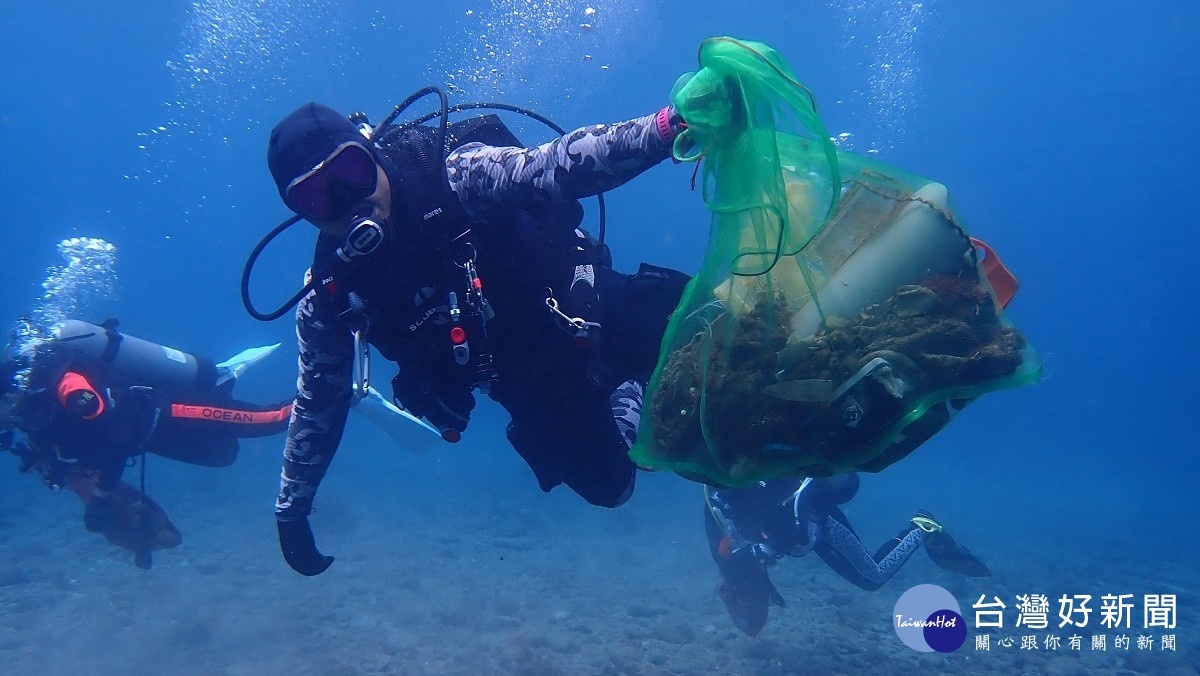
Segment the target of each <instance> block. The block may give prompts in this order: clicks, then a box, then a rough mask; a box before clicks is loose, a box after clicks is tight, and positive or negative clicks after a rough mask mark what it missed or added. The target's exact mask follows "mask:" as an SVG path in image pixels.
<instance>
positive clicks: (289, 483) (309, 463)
mask: <svg viewBox="0 0 1200 676" xmlns="http://www.w3.org/2000/svg"><path fill="white" fill-rule="evenodd" d="M315 301H316V292H315V291H310V292H309V293H308V295H306V296H305V297H304V299H303V300H301V301H300V304H299V306H297V308H296V336H297V338H298V340H299V346H300V359H299V366H300V374H299V377H298V378H297V381H296V400H295V404H294V407H293V409H292V417H291V422H290V424H289V426H288V434H287V442H286V443H285V445H284V449H283V472H282V474H281V477H280V485H279V497H278V499H277V500H276V502H275V516H276V518H277V519H278V520H280V521H292V520H296V519H303V518H305V517H307V516H308V514H309V512H310V511H312V501H313V497H314V496H315V495H316V492H317V487H318V486H319V485H320V483H321V479H322V478H324V476H325V472H326V470H328V469H329V464H330V463H331V462H332V461H333V456H334V453H336V452H337V447H338V444H339V443H340V442H341V440H342V431H343V430H344V429H345V426H346V416H347V415H348V413H349V410H350V378H351V372H352V369H353V353H354V340H353V336H352V335H351V333H350V331H349V329H348V328H347V327H346V325H345V324H344V323H342V322H341V321H339V320H338V318H337V317H323V316H321V314H322V313H321V312H320V308H319V306H318V305H317V304H316V302H315Z"/></svg>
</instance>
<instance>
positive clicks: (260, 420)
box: [171, 404, 292, 425]
mask: <svg viewBox="0 0 1200 676" xmlns="http://www.w3.org/2000/svg"><path fill="white" fill-rule="evenodd" d="M291 415H292V405H291V404H288V405H287V406H283V407H281V408H276V409H271V410H270V411H243V410H239V409H234V408H221V407H220V406H201V405H197V404H171V417H172V418H187V419H191V420H212V421H215V422H226V423H235V424H239V425H263V424H267V423H276V422H280V421H283V420H287V419H288V418H289V417H290V416H291Z"/></svg>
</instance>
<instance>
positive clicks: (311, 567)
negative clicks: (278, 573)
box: [275, 517, 333, 577]
mask: <svg viewBox="0 0 1200 676" xmlns="http://www.w3.org/2000/svg"><path fill="white" fill-rule="evenodd" d="M275 523H276V525H277V526H279V549H280V550H282V551H283V558H284V560H285V561H287V564H288V565H289V566H291V567H292V570H294V571H296V572H297V573H300V574H301V575H306V576H308V577H312V576H314V575H320V574H321V573H324V572H325V571H326V570H327V569H328V568H329V566H330V564H332V563H333V557H332V556H325V555H324V554H322V553H321V552H319V551H317V542H316V540H315V539H314V538H313V532H312V527H311V526H309V525H308V517H301V518H299V519H292V520H291V521H276V522H275Z"/></svg>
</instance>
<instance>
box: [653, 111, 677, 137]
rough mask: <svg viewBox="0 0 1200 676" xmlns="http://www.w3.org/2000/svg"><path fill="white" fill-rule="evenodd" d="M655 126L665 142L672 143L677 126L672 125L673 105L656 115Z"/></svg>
mask: <svg viewBox="0 0 1200 676" xmlns="http://www.w3.org/2000/svg"><path fill="white" fill-rule="evenodd" d="M654 126H655V127H656V128H657V129H658V135H659V137H661V138H662V140H663V143H666V144H667V145H670V144H671V142H672V141H674V140H675V128H674V127H673V126H671V106H667V107H666V108H663V109H662V110H660V111H658V114H656V115H655V116H654Z"/></svg>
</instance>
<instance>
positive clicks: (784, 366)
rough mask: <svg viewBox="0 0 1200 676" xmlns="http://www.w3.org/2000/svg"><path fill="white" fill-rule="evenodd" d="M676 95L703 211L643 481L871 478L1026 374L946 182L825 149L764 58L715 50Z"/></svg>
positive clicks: (724, 42)
mask: <svg viewBox="0 0 1200 676" xmlns="http://www.w3.org/2000/svg"><path fill="white" fill-rule="evenodd" d="M700 65H701V70H700V71H699V72H697V73H694V74H688V75H685V76H683V77H682V78H680V81H679V82H678V83H677V84H676V87H675V92H674V93H673V95H672V98H673V101H674V103H675V106H676V107H677V108H678V109H679V111H680V113H682V114H683V117H684V118H685V119H686V120H688V123H689V128H688V130H687V131H686V132H684V134H682V135H681V136H680V138H679V139H677V141H676V157H678V158H679V159H683V160H696V159H699V158H701V157H702V158H703V160H704V162H703V165H702V167H703V176H702V185H703V195H704V200H705V203H706V204H707V206H708V208H709V210H710V211H711V212H712V226H711V230H710V235H709V247H708V251H707V253H706V255H705V259H704V262H703V264H702V266H701V268H700V271H699V273H698V274H697V275H696V277H695V278H694V279H693V280H692V282H691V284H690V285H689V286H688V288H687V290H686V291H685V293H684V296H683V300H682V303H681V304H680V307H679V309H678V310H677V311H676V312H675V314H674V315H673V316H672V318H671V323H670V325H669V326H668V329H667V334H666V337H665V338H664V340H663V346H662V352H661V354H660V357H659V362H658V367H657V369H656V370H655V373H654V376H653V377H652V379H651V381H650V387H649V390H648V393H647V399H646V402H645V406H644V408H643V416H642V423H641V430H640V432H639V441H638V444H637V445H636V446H635V447H634V449H633V450H632V451H631V455H632V457H633V458H634V460H635V461H636V462H637V463H638V464H639V465H641V466H643V467H647V468H652V469H664V470H672V471H675V472H678V473H680V474H682V475H684V476H687V477H689V478H693V479H696V480H699V481H703V482H705V483H710V484H715V485H720V486H744V485H747V484H749V483H752V482H754V481H758V480H761V479H765V478H769V477H774V476H785V475H797V474H804V475H809V476H828V475H831V474H836V473H840V472H848V471H879V470H881V469H883V468H884V467H887V466H888V465H890V464H892V463H893V462H896V461H897V460H899V459H901V458H903V457H904V456H906V455H907V454H908V453H910V452H912V450H913V449H915V448H916V447H917V446H919V445H920V444H921V443H923V442H924V441H925V440H927V439H928V438H929V437H930V436H932V435H933V434H934V433H936V432H937V431H938V430H940V429H941V428H942V427H943V426H944V425H945V424H946V423H947V422H948V421H949V419H950V418H951V417H952V416H953V415H954V413H955V412H957V411H958V410H960V409H961V408H962V407H963V406H965V405H966V404H967V403H969V402H970V401H971V400H973V399H975V398H976V397H978V396H980V395H981V394H983V393H985V392H988V391H991V390H995V389H999V388H1002V387H1014V386H1017V385H1021V384H1024V383H1029V382H1033V381H1035V380H1036V379H1037V378H1038V377H1039V376H1040V374H1041V364H1040V361H1039V360H1038V358H1037V356H1036V354H1035V353H1034V352H1033V350H1032V348H1030V347H1029V346H1028V344H1027V343H1026V341H1025V339H1024V337H1023V336H1022V335H1021V334H1020V333H1019V332H1018V331H1017V330H1016V329H1015V327H1013V326H1012V324H1011V323H1010V322H1009V321H1008V320H1007V318H1006V317H1005V316H1004V314H1003V312H1002V311H1001V308H1000V306H999V303H998V302H997V301H996V297H995V293H994V291H993V289H992V287H991V285H990V284H989V282H988V280H987V277H986V275H985V274H984V273H983V271H982V269H981V267H980V262H979V260H978V256H977V252H976V248H975V246H974V244H973V243H972V242H971V240H970V238H969V237H968V235H967V233H966V231H965V230H964V229H963V227H962V226H961V224H960V223H959V222H958V220H957V219H956V217H955V216H954V212H953V211H952V210H951V208H950V204H949V200H948V195H947V191H946V188H945V186H943V185H941V184H939V183H935V182H932V181H930V180H928V179H923V178H920V177H917V176H913V175H911V174H907V173H905V172H902V171H900V170H898V169H896V168H894V167H890V166H887V165H885V164H882V163H880V162H874V161H871V160H869V159H867V158H863V157H859V156H856V155H852V154H850V153H843V152H839V151H838V150H837V149H836V147H835V146H834V145H833V143H832V141H831V140H830V137H829V134H828V132H827V131H826V130H825V127H824V125H823V124H822V123H821V120H820V118H819V117H818V115H817V113H816V109H815V105H814V102H813V98H812V95H811V93H810V92H809V91H808V90H807V89H806V88H805V87H804V86H803V85H802V84H800V82H799V81H798V80H797V79H796V78H795V76H794V75H793V74H792V73H791V71H790V70H789V69H788V67H787V66H786V64H784V63H783V61H782V59H781V58H780V57H779V55H778V54H777V53H776V52H775V51H774V50H773V49H771V48H770V47H768V46H766V45H763V44H761V43H754V42H743V41H738V40H735V39H732V38H712V39H709V40H706V41H705V42H704V43H703V45H702V46H701V48H700Z"/></svg>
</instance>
